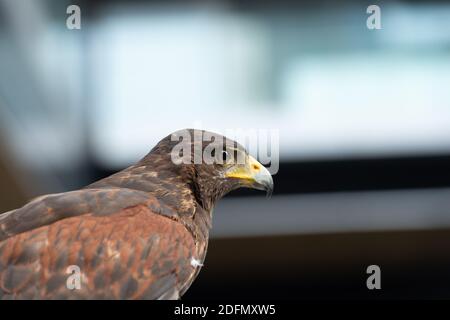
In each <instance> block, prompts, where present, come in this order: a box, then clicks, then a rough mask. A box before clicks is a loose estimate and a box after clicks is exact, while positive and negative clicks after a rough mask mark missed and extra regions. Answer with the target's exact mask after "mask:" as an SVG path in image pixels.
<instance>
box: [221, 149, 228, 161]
mask: <svg viewBox="0 0 450 320" xmlns="http://www.w3.org/2000/svg"><path fill="white" fill-rule="evenodd" d="M228 158H229V155H228V151H227V150H223V151H222V160H223V162H224V163H225V162H227V160H228Z"/></svg>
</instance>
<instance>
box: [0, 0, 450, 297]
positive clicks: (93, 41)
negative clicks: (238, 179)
mask: <svg viewBox="0 0 450 320" xmlns="http://www.w3.org/2000/svg"><path fill="white" fill-rule="evenodd" d="M71 4H76V5H78V6H79V7H80V8H81V29H80V30H76V29H75V30H70V29H68V28H67V27H66V19H67V17H68V16H69V15H68V14H67V13H66V9H67V7H68V6H69V5H71ZM371 4H377V5H379V6H380V8H381V25H382V29H381V30H369V29H368V28H367V27H366V20H367V18H368V17H369V14H367V13H366V9H367V7H368V6H369V5H371ZM186 127H196V128H202V129H209V130H214V131H217V132H223V131H224V130H225V129H229V128H231V129H233V128H255V129H267V130H270V129H274V130H279V141H280V168H279V172H278V173H277V174H276V175H275V176H274V181H275V194H274V196H273V197H272V199H270V200H266V199H264V197H263V196H262V195H261V194H260V193H258V192H252V191H247V190H239V191H236V192H233V193H232V194H230V195H229V196H228V197H226V198H225V199H223V200H222V201H221V202H220V203H219V205H218V207H217V209H216V211H215V216H214V227H213V233H212V237H213V238H212V240H211V242H210V249H209V253H208V256H207V259H206V263H205V264H206V267H205V268H204V269H203V271H202V272H201V273H200V276H199V278H198V279H197V280H196V282H194V284H193V286H192V287H191V289H190V290H189V291H188V293H187V294H186V296H185V298H186V299H220V298H248V299H251V298H267V299H269V298H271V299H296V298H312V299H316V298H339V299H345V298H450V2H445V1H420V0H414V1H412V0H410V1H377V2H376V3H374V2H369V1H356V0H345V1H339V2H337V1H325V0H318V1H317V0H316V1H273V0H265V1H254V0H250V1H237V0H215V1H200V0H198V1H137V0H134V1H124V0H123V1H120V0H109V1H106V0H103V1H87V0H79V1H75V2H71V1H61V0H58V1H56V0H55V1H50V0H47V1H45V0H39V1H37V0H0V212H4V211H7V210H10V209H13V208H15V207H18V206H21V205H23V204H24V203H25V202H26V201H27V200H28V199H30V198H32V197H34V196H36V195H40V194H45V193H50V192H61V191H67V190H72V189H76V188H79V187H82V186H84V185H86V184H88V183H90V182H92V181H95V180H97V179H100V178H102V177H104V176H107V175H109V174H111V173H113V172H115V171H118V170H121V169H123V168H125V167H127V166H128V165H130V164H132V163H133V162H135V161H137V160H138V159H140V158H141V157H142V156H143V155H145V154H146V153H147V152H148V151H149V150H150V149H151V147H153V145H154V144H155V143H156V142H157V141H159V140H160V139H161V138H162V137H164V136H166V135H167V134H169V133H170V132H172V131H175V130H177V129H181V128H186ZM371 264H376V265H379V266H380V268H381V275H382V278H381V279H382V280H381V286H382V289H381V290H372V291H370V290H368V289H367V287H366V279H367V277H368V275H367V274H366V268H367V266H369V265H371Z"/></svg>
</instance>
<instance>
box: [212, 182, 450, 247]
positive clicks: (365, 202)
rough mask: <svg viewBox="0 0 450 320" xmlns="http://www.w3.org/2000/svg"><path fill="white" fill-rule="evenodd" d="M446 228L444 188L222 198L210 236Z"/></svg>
mask: <svg viewBox="0 0 450 320" xmlns="http://www.w3.org/2000/svg"><path fill="white" fill-rule="evenodd" d="M445 227H450V189H447V188H445V189H427V190H400V191H376V192H345V193H344V192H341V193H323V194H313V195H283V196H273V197H272V198H271V199H265V198H264V197H263V196H261V197H246V198H228V199H227V198H224V199H222V200H221V201H219V204H218V205H217V207H216V210H215V212H214V218H213V231H212V236H213V237H216V238H217V237H220V238H222V237H236V236H262V235H283V234H312V233H327V232H357V231H380V230H417V229H438V228H445Z"/></svg>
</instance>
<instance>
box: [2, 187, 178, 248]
mask: <svg viewBox="0 0 450 320" xmlns="http://www.w3.org/2000/svg"><path fill="white" fill-rule="evenodd" d="M138 205H143V206H145V207H148V208H149V209H150V211H151V212H153V213H156V214H161V215H165V216H168V217H171V216H176V215H177V213H176V211H174V210H173V209H172V208H171V207H170V206H168V205H166V204H165V203H164V202H162V201H160V200H159V199H158V198H157V197H155V196H154V195H152V194H149V193H147V192H143V191H139V190H133V189H128V188H93V189H81V190H76V191H70V192H64V193H57V194H49V195H44V196H40V197H38V198H35V199H33V200H31V201H30V202H29V203H27V204H26V205H24V206H23V207H21V208H18V209H16V210H12V211H9V212H6V213H3V214H1V215H0V241H2V240H4V239H6V238H9V237H11V236H14V235H17V234H19V233H22V232H26V231H29V230H33V229H35V228H39V227H42V226H46V225H50V224H53V223H55V222H57V221H59V220H62V219H66V218H70V217H78V216H84V215H86V214H91V215H92V216H94V217H101V216H108V215H112V214H117V213H118V212H121V211H122V210H124V209H126V208H130V207H134V206H138ZM132 212H133V211H131V213H132Z"/></svg>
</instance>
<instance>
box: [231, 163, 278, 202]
mask: <svg viewBox="0 0 450 320" xmlns="http://www.w3.org/2000/svg"><path fill="white" fill-rule="evenodd" d="M225 177H227V178H234V179H240V180H241V182H242V185H243V186H246V187H249V188H254V189H258V190H265V191H266V192H267V195H268V196H270V195H271V194H272V192H273V179H272V175H271V174H270V172H269V170H267V169H266V168H265V167H264V166H263V165H262V164H261V163H259V162H258V161H257V160H256V159H255V158H253V157H252V156H251V155H248V156H247V159H246V161H245V164H236V165H234V166H233V167H231V168H230V169H229V170H228V171H227V172H226V173H225Z"/></svg>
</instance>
